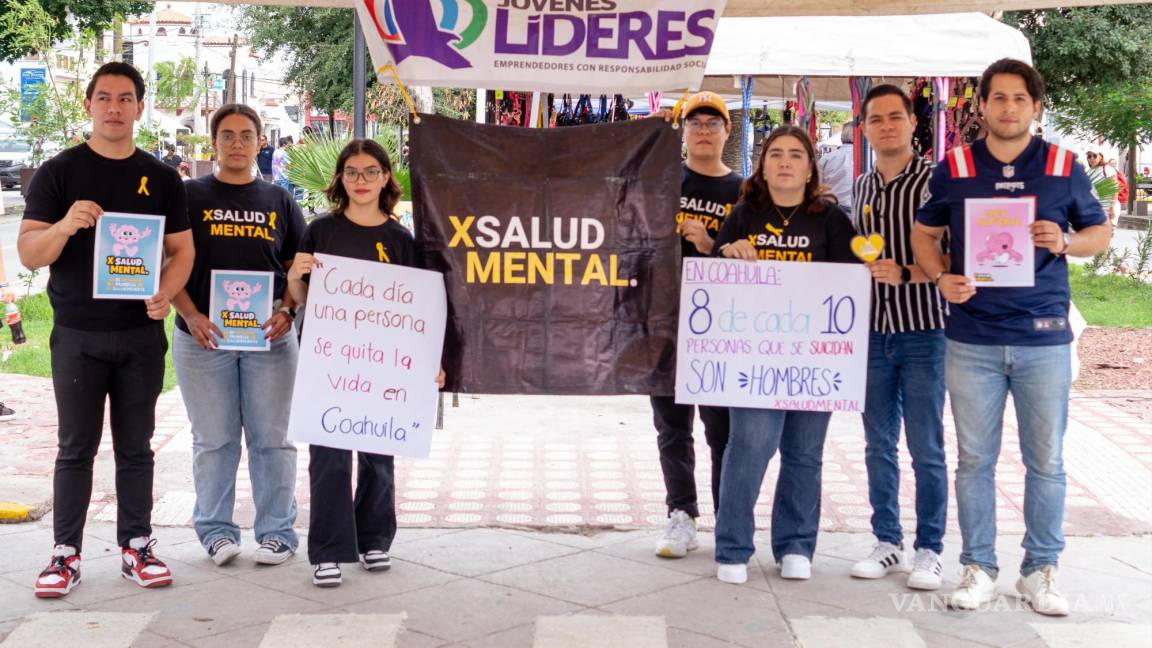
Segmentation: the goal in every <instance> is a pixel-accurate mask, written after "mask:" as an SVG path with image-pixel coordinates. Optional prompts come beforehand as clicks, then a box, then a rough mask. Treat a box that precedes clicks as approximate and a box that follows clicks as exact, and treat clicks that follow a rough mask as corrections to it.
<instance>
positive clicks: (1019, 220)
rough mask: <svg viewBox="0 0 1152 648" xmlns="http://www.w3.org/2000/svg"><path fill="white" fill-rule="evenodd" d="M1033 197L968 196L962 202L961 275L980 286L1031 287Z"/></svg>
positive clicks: (1033, 277)
mask: <svg viewBox="0 0 1152 648" xmlns="http://www.w3.org/2000/svg"><path fill="white" fill-rule="evenodd" d="M1035 220H1036V199H1035V198H969V199H968V200H966V201H965V202H964V241H965V243H964V275H965V276H967V277H969V278H970V279H972V281H973V282H974V283H975V285H976V287H977V288H980V287H997V288H1001V287H1010V286H1014V287H1031V286H1033V285H1035V283H1036V248H1035V247H1033V246H1032V235H1031V230H1030V228H1031V225H1032V223H1033V222H1034V221H1035Z"/></svg>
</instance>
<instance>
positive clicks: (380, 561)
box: [288, 139, 444, 587]
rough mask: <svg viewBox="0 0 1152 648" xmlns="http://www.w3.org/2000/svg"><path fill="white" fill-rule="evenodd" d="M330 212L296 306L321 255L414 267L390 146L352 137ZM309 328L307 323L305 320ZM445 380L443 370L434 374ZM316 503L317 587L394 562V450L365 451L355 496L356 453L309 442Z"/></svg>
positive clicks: (315, 230) (296, 273)
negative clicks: (353, 569) (358, 569)
mask: <svg viewBox="0 0 1152 648" xmlns="http://www.w3.org/2000/svg"><path fill="white" fill-rule="evenodd" d="M327 195H328V200H329V201H330V202H331V203H332V211H331V212H330V213H328V214H326V215H324V216H321V217H320V218H317V219H316V220H314V221H312V223H310V224H309V225H308V229H306V230H305V231H304V237H303V238H302V239H301V240H300V251H299V252H298V253H297V254H296V261H295V263H293V265H292V270H291V271H290V272H289V273H288V289H289V290H290V291H291V293H292V296H293V297H294V298H295V299H296V300H297V303H300V304H304V303H305V302H306V301H307V298H308V278H309V277H310V273H311V272H312V270H313V268H317V267H319V264H318V263H317V262H316V260H315V257H314V256H313V254H314V253H316V252H322V253H325V254H334V255H338V256H345V257H350V258H353V259H363V260H365V261H377V262H380V263H395V264H398V265H405V266H416V265H417V257H416V244H415V242H414V241H413V240H412V235H411V234H409V233H408V230H406V229H404V226H403V225H401V224H400V223H399V222H398V221H397V220H396V219H395V218H394V217H393V210H394V209H395V208H396V203H397V202H399V200H400V196H401V189H400V185H399V184H398V183H397V182H396V179H395V178H394V177H393V175H392V161H391V159H390V158H389V157H388V153H387V152H385V150H384V147H382V146H380V144H378V143H376V142H375V141H373V140H370V139H357V140H352V141H351V142H349V143H348V145H347V146H345V147H344V150H343V151H341V152H340V157H339V158H337V160H336V172H335V174H333V176H332V183H331V184H330V185H329V186H328V192H327ZM305 326H307V322H305ZM436 380H437V382H438V383H439V384H440V386H443V385H444V376H443V372H441V375H440V376H438V377H437V378H436ZM308 454H309V463H308V476H309V480H310V483H311V494H312V508H311V513H310V517H309V531H308V562H309V563H311V564H312V570H313V571H312V582H313V584H315V585H317V586H318V587H335V586H337V585H339V584H340V583H341V580H342V575H341V572H340V563H342V562H343V563H350V562H356V561H357V560H359V561H360V564H361V565H363V566H364V569H367V570H368V571H382V570H386V569H388V568H389V567H391V565H392V562H391V558H390V556H389V555H388V552H389V551H390V550H391V548H392V539H393V538H394V537H395V536H396V487H395V472H394V467H393V463H392V457H391V456H390V455H379V454H372V453H368V452H359V453H357V454H358V455H359V456H358V459H357V461H358V466H359V468H358V470H357V484H356V493H355V496H353V494H352V489H351V488H350V487H349V484H350V483H351V481H352V451H351V450H341V449H337V448H328V447H324V446H318V445H310V446H308Z"/></svg>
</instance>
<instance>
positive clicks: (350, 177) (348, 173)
mask: <svg viewBox="0 0 1152 648" xmlns="http://www.w3.org/2000/svg"><path fill="white" fill-rule="evenodd" d="M383 173H384V169H381V168H380V167H368V168H367V169H364V170H363V171H361V170H360V169H353V168H352V167H345V168H344V181H345V182H357V181H359V180H360V178H364V180H366V181H368V182H375V181H376V180H377V179H378V178H379V177H380V176H381V175H382V174H383Z"/></svg>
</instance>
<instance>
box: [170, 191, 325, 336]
mask: <svg viewBox="0 0 1152 648" xmlns="http://www.w3.org/2000/svg"><path fill="white" fill-rule="evenodd" d="M185 186H186V187H187V189H188V214H189V218H190V220H191V221H192V239H193V241H194V242H195V244H196V263H195V264H194V265H193V266H192V274H191V275H190V276H189V277H188V284H187V285H186V286H185V287H184V289H185V290H186V291H187V292H188V296H189V297H191V298H192V302H193V303H194V304H196V310H198V311H200V312H201V313H208V311H209V309H210V304H209V302H210V301H211V298H212V271H213V270H248V271H256V272H271V273H272V274H273V284H274V285H273V291H272V295H273V297H272V298H273V299H274V300H275V299H281V298H282V297H283V295H284V288H285V286H286V285H287V280H288V274H287V272H286V271H285V269H284V264H285V263H287V262H290V261H292V259H293V258H294V257H295V256H296V246H297V243H299V241H300V237H301V236H302V235H303V234H304V214H303V213H302V212H301V211H300V207H299V206H298V205H297V204H296V201H295V200H293V199H292V194H290V193H288V191H287V190H286V189H284V188H283V187H280V186H278V185H274V184H272V183H269V182H265V181H263V180H253V181H252V182H249V183H247V184H242V185H235V184H229V183H226V182H221V181H220V180H218V179H217V178H216V177H215V176H206V177H203V178H197V179H196V180H189V181H188V183H187V184H186V185H185ZM176 326H178V327H180V330H182V331H184V332H185V333H187V332H188V325H187V324H186V323H185V322H184V318H182V317H179V316H177V317H176Z"/></svg>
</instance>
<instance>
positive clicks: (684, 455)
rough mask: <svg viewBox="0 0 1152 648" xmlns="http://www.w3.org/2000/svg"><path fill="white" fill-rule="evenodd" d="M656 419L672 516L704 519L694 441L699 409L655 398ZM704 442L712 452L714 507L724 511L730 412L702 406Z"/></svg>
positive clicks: (653, 417) (667, 398) (669, 398)
mask: <svg viewBox="0 0 1152 648" xmlns="http://www.w3.org/2000/svg"><path fill="white" fill-rule="evenodd" d="M651 399H652V419H653V422H654V423H655V424H656V443H657V445H658V446H659V448H660V469H661V471H663V473H664V488H665V489H667V491H668V497H667V499H666V500H665V501H666V502H667V504H668V512H669V513H671V512H672V511H674V510H677V509H679V510H681V511H684V512H685V513H687V514H688V515H690V516H692V517H694V518H695V517H700V509H699V507H698V506H697V505H696V448H695V446H694V445H693V441H692V421H693V420H694V419H695V418H696V406H695V405H678V404H677V403H676V399H675V397H673V396H652V397H651ZM700 418H701V419H703V421H704V438H705V439H706V440H707V441H708V448H709V449H710V450H711V451H712V506H713V510H714V511H717V510H719V509H720V465H721V464H722V463H723V461H724V446H726V445H728V408H727V407H710V406H707V405H701V406H700Z"/></svg>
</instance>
